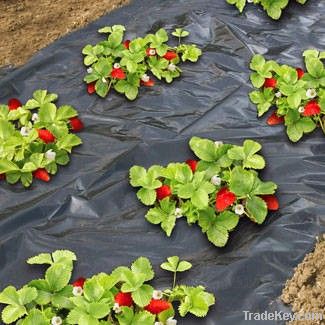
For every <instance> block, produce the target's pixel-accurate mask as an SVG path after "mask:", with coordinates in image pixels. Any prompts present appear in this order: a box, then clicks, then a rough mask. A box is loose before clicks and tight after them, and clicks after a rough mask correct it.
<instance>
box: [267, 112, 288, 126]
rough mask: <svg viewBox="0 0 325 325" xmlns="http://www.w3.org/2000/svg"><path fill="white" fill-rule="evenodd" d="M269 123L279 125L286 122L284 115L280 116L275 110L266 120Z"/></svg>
mask: <svg viewBox="0 0 325 325" xmlns="http://www.w3.org/2000/svg"><path fill="white" fill-rule="evenodd" d="M266 123H267V124H268V125H278V124H283V123H284V117H283V116H278V115H277V114H276V112H273V113H272V114H271V115H270V116H269V117H268V118H267V120H266Z"/></svg>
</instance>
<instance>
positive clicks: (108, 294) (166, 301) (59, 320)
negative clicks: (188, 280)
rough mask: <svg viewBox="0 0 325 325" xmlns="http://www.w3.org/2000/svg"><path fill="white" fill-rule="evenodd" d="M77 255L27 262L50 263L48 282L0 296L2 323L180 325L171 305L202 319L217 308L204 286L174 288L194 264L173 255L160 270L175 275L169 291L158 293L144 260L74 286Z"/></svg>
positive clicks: (63, 252)
mask: <svg viewBox="0 0 325 325" xmlns="http://www.w3.org/2000/svg"><path fill="white" fill-rule="evenodd" d="M76 259H77V258H76V255H75V254H74V253H73V252H71V251H67V250H58V251H55V252H53V253H52V254H48V253H43V254H39V255H37V256H35V257H32V258H30V259H28V260H27V263H28V264H36V265H47V266H48V267H47V270H46V272H45V276H44V278H39V279H37V280H32V281H30V282H29V283H27V284H26V285H25V286H23V287H22V288H21V289H19V290H17V289H16V288H15V287H13V286H9V287H7V288H5V289H4V290H3V291H2V292H1V293H0V304H3V305H5V306H4V308H3V310H2V321H3V323H5V324H13V323H16V324H17V325H48V324H52V325H61V324H79V325H117V324H120V325H140V324H141V325H176V324H177V320H176V319H175V318H174V317H175V311H174V307H173V303H174V302H177V303H178V305H179V308H178V310H179V314H180V316H182V317H184V316H186V315H187V314H193V315H195V316H197V317H204V316H206V315H207V313H208V311H209V307H210V306H212V305H214V303H215V298H214V295H213V294H211V293H208V292H206V291H205V288H204V287H202V286H197V287H191V286H186V285H176V274H177V273H179V272H184V271H187V270H189V269H190V268H191V267H192V265H191V264H190V263H189V262H186V261H180V260H179V258H178V257H177V256H172V257H169V258H168V259H167V261H166V262H165V263H163V264H162V265H161V268H162V269H164V270H167V271H170V272H172V273H173V274H174V283H173V286H172V287H171V288H170V289H165V290H155V289H154V288H153V287H152V286H151V285H150V284H148V282H149V281H151V280H152V279H153V278H154V276H155V273H154V271H153V269H152V266H151V264H150V261H149V260H148V259H147V258H145V257H140V258H138V259H137V260H135V261H134V262H133V263H132V265H131V267H130V268H129V267H126V266H120V267H118V268H116V269H115V270H113V272H112V273H111V274H107V273H99V274H97V275H94V276H92V277H90V278H88V279H85V278H79V279H77V280H76V281H74V282H72V283H71V277H72V271H73V262H74V261H76Z"/></svg>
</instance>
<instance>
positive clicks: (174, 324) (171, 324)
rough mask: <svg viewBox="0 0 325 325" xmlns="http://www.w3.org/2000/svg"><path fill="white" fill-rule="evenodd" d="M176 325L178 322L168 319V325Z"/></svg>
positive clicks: (171, 318)
mask: <svg viewBox="0 0 325 325" xmlns="http://www.w3.org/2000/svg"><path fill="white" fill-rule="evenodd" d="M176 324H177V320H176V319H174V318H173V317H170V318H168V319H167V321H166V325H176Z"/></svg>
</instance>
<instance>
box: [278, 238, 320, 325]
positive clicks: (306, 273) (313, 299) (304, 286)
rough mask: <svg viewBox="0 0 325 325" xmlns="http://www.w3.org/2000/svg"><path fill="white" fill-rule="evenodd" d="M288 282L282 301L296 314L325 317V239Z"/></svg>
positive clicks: (297, 324) (306, 324) (311, 324)
mask: <svg viewBox="0 0 325 325" xmlns="http://www.w3.org/2000/svg"><path fill="white" fill-rule="evenodd" d="M294 271H295V272H294V275H293V277H292V278H291V279H290V280H288V281H287V283H286V285H285V288H284V289H283V292H282V296H281V299H282V300H283V302H284V303H286V304H290V305H291V307H292V311H293V312H296V313H306V312H314V313H322V314H323V315H324V316H325V237H323V238H322V241H320V242H319V243H317V245H316V247H315V251H314V252H312V253H310V254H308V255H306V257H305V258H304V260H303V261H302V263H301V264H299V265H298V266H297V267H296V268H295V270H294ZM288 324H290V325H319V324H322V325H323V324H325V319H323V320H322V321H319V320H318V321H310V320H309V321H307V320H305V321H298V320H296V321H292V322H290V323H288Z"/></svg>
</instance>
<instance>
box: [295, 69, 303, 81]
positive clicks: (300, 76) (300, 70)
mask: <svg viewBox="0 0 325 325" xmlns="http://www.w3.org/2000/svg"><path fill="white" fill-rule="evenodd" d="M296 71H297V75H298V79H301V78H302V77H303V76H304V74H305V71H304V70H302V69H301V68H296Z"/></svg>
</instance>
